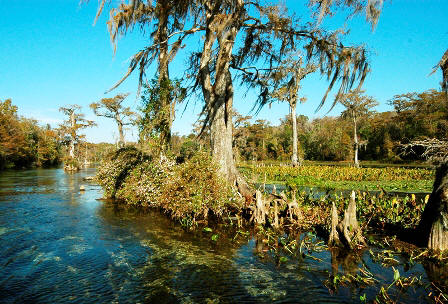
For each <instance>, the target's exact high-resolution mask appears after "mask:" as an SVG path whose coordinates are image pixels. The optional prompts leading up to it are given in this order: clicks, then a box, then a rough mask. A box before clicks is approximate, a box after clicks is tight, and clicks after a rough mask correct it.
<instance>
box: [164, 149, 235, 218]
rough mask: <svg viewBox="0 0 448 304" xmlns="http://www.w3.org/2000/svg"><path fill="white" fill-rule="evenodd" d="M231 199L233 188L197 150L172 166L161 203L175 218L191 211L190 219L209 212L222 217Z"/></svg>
mask: <svg viewBox="0 0 448 304" xmlns="http://www.w3.org/2000/svg"><path fill="white" fill-rule="evenodd" d="M233 201H234V195H233V193H232V190H231V188H230V187H229V186H228V185H227V183H226V182H225V181H224V180H223V179H222V178H220V177H219V176H218V171H217V167H216V165H215V164H213V162H212V160H211V157H210V156H209V155H208V154H206V153H203V152H198V153H197V154H196V155H194V156H193V157H192V158H191V159H189V160H187V161H186V162H185V163H183V164H180V165H178V166H176V167H175V168H174V175H173V176H172V178H171V179H170V180H168V181H167V182H166V184H165V185H164V191H163V194H162V196H161V197H160V206H161V207H162V208H163V209H164V210H167V211H168V212H169V213H170V214H171V216H172V217H174V218H178V219H180V218H182V217H183V216H185V215H190V216H191V217H192V218H193V220H198V219H199V220H202V219H207V217H208V215H209V212H211V213H212V214H213V215H215V216H216V217H222V216H223V215H224V213H225V212H226V210H227V209H228V208H229V207H230V206H232V202H233Z"/></svg>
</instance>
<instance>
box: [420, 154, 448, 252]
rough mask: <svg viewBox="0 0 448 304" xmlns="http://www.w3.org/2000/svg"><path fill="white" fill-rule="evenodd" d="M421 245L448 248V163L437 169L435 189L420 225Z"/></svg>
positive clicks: (441, 249) (434, 248)
mask: <svg viewBox="0 0 448 304" xmlns="http://www.w3.org/2000/svg"><path fill="white" fill-rule="evenodd" d="M418 231H419V245H422V246H428V248H430V249H433V250H436V251H444V250H447V249H448V163H444V164H442V165H441V166H440V167H439V168H437V170H436V178H435V181H434V186H433V190H432V193H431V196H430V197H429V200H428V203H427V204H426V207H425V210H424V212H423V215H422V219H421V221H420V223H419V226H418Z"/></svg>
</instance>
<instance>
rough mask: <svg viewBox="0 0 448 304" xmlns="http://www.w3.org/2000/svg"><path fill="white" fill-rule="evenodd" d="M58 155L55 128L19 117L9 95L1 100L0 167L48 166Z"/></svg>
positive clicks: (58, 143) (59, 146) (58, 148)
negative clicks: (8, 97)
mask: <svg viewBox="0 0 448 304" xmlns="http://www.w3.org/2000/svg"><path fill="white" fill-rule="evenodd" d="M60 159H61V144H60V141H59V139H58V134H57V132H56V131H55V130H54V129H52V128H51V127H50V126H49V125H47V126H45V127H42V126H40V125H39V124H38V122H37V121H36V120H34V119H28V118H24V117H19V116H18V115H17V106H15V105H13V104H12V101H11V99H6V100H4V101H2V100H0V169H4V168H13V167H14V168H23V167H32V166H41V167H48V166H54V165H57V164H58V163H59V162H60Z"/></svg>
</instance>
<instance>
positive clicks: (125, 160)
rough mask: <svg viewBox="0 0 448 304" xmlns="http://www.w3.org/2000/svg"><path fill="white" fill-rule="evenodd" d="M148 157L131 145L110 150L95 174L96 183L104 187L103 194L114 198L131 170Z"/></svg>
mask: <svg viewBox="0 0 448 304" xmlns="http://www.w3.org/2000/svg"><path fill="white" fill-rule="evenodd" d="M148 158H149V157H148V156H146V155H144V154H143V153H142V152H140V151H139V150H137V149H136V148H135V147H132V146H128V147H125V148H121V149H119V150H117V151H114V152H111V153H110V154H109V155H108V156H107V157H106V158H105V159H104V160H103V161H102V163H101V165H100V166H99V168H98V172H97V176H96V179H97V181H98V183H99V184H100V185H101V186H102V187H103V189H104V194H105V196H106V197H108V198H115V196H116V193H117V191H118V190H119V189H120V188H121V187H122V185H123V182H124V181H125V179H126V177H127V176H128V174H129V173H130V172H131V170H132V169H134V168H135V167H136V166H137V165H139V164H142V163H143V162H145V161H147V160H148Z"/></svg>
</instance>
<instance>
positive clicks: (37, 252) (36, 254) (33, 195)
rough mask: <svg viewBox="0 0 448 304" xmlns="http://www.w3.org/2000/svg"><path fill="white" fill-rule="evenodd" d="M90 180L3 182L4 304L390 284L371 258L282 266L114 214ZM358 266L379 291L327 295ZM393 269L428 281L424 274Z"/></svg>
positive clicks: (259, 253) (57, 172) (311, 299)
mask: <svg viewBox="0 0 448 304" xmlns="http://www.w3.org/2000/svg"><path fill="white" fill-rule="evenodd" d="M94 173H95V170H94V169H86V170H84V171H81V172H80V173H76V174H73V175H68V174H65V173H64V172H63V171H62V170H61V169H47V170H29V171H7V172H2V173H0V242H1V243H0V244H1V246H0V267H1V268H0V269H1V272H0V302H2V303H23V302H34V303H61V302H70V303H100V302H101V303H111V302H120V303H125V302H130V303H135V302H147V303H244V302H250V303H253V302H257V303H271V302H277V303H335V302H337V303H353V302H359V297H360V296H361V295H364V294H366V296H367V299H368V300H372V299H374V297H375V296H376V294H377V293H378V291H379V288H380V286H381V285H384V284H386V283H389V284H390V283H391V282H392V279H391V278H392V276H393V271H392V269H389V268H382V267H381V266H380V265H378V264H375V263H373V262H372V261H371V259H370V255H369V254H368V253H367V252H366V253H364V254H363V255H362V257H360V258H358V259H354V260H353V259H352V260H351V259H347V258H345V259H339V260H338V261H336V259H335V258H333V264H332V263H331V261H332V259H331V255H330V253H329V252H327V251H324V252H321V253H313V256H314V257H317V258H319V259H321V260H318V259H317V260H316V259H313V258H308V257H305V258H300V259H298V258H297V259H295V258H292V259H288V261H287V262H285V263H280V264H279V263H278V262H276V261H275V259H274V258H272V256H270V255H269V254H265V248H263V243H262V242H257V240H256V239H255V238H252V237H250V236H249V237H246V238H236V240H234V239H233V237H227V236H226V235H224V234H222V233H221V234H220V235H219V238H218V241H217V242H214V241H212V240H211V238H210V234H207V233H204V232H202V231H198V232H195V233H193V232H187V231H184V230H183V229H182V227H180V226H179V225H176V224H173V223H172V222H171V221H169V220H168V219H167V218H166V217H165V216H163V215H161V214H159V213H157V212H150V213H143V212H138V211H135V210H134V211H130V210H125V209H119V208H117V207H116V206H115V207H114V205H113V204H110V203H104V202H102V201H98V200H97V199H98V198H100V197H101V196H102V191H101V189H100V188H99V187H98V186H96V185H93V184H89V183H88V182H84V181H82V177H83V176H87V175H93V174H94ZM80 185H85V187H86V191H85V192H84V193H80V192H79V186H80ZM260 245H261V247H260ZM363 265H364V266H365V267H368V268H369V269H370V271H372V272H373V273H374V274H375V277H376V278H377V279H378V280H379V282H378V283H377V284H376V285H374V286H367V287H365V288H363V287H356V286H346V287H340V288H339V289H338V290H337V291H336V292H330V291H329V289H328V288H327V287H325V286H324V284H323V282H325V281H326V280H328V279H329V278H330V275H331V273H332V272H341V273H342V272H345V273H351V272H353V273H355V272H356V271H357V267H358V266H363ZM332 266H333V268H332ZM397 269H399V270H400V273H401V274H402V275H411V274H417V275H421V276H422V277H423V279H424V280H427V274H426V271H425V269H424V268H423V267H422V266H421V265H418V264H417V265H414V266H412V267H406V268H403V267H402V266H397ZM405 270H406V271H405ZM437 270H438V269H437ZM437 270H436V272H437ZM425 294H427V293H426V292H425V290H423V289H422V288H417V289H416V290H413V289H412V288H411V290H409V291H408V292H407V293H405V294H401V295H399V301H402V302H404V303H420V302H424V301H425V300H426V298H425V297H424V296H425Z"/></svg>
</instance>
